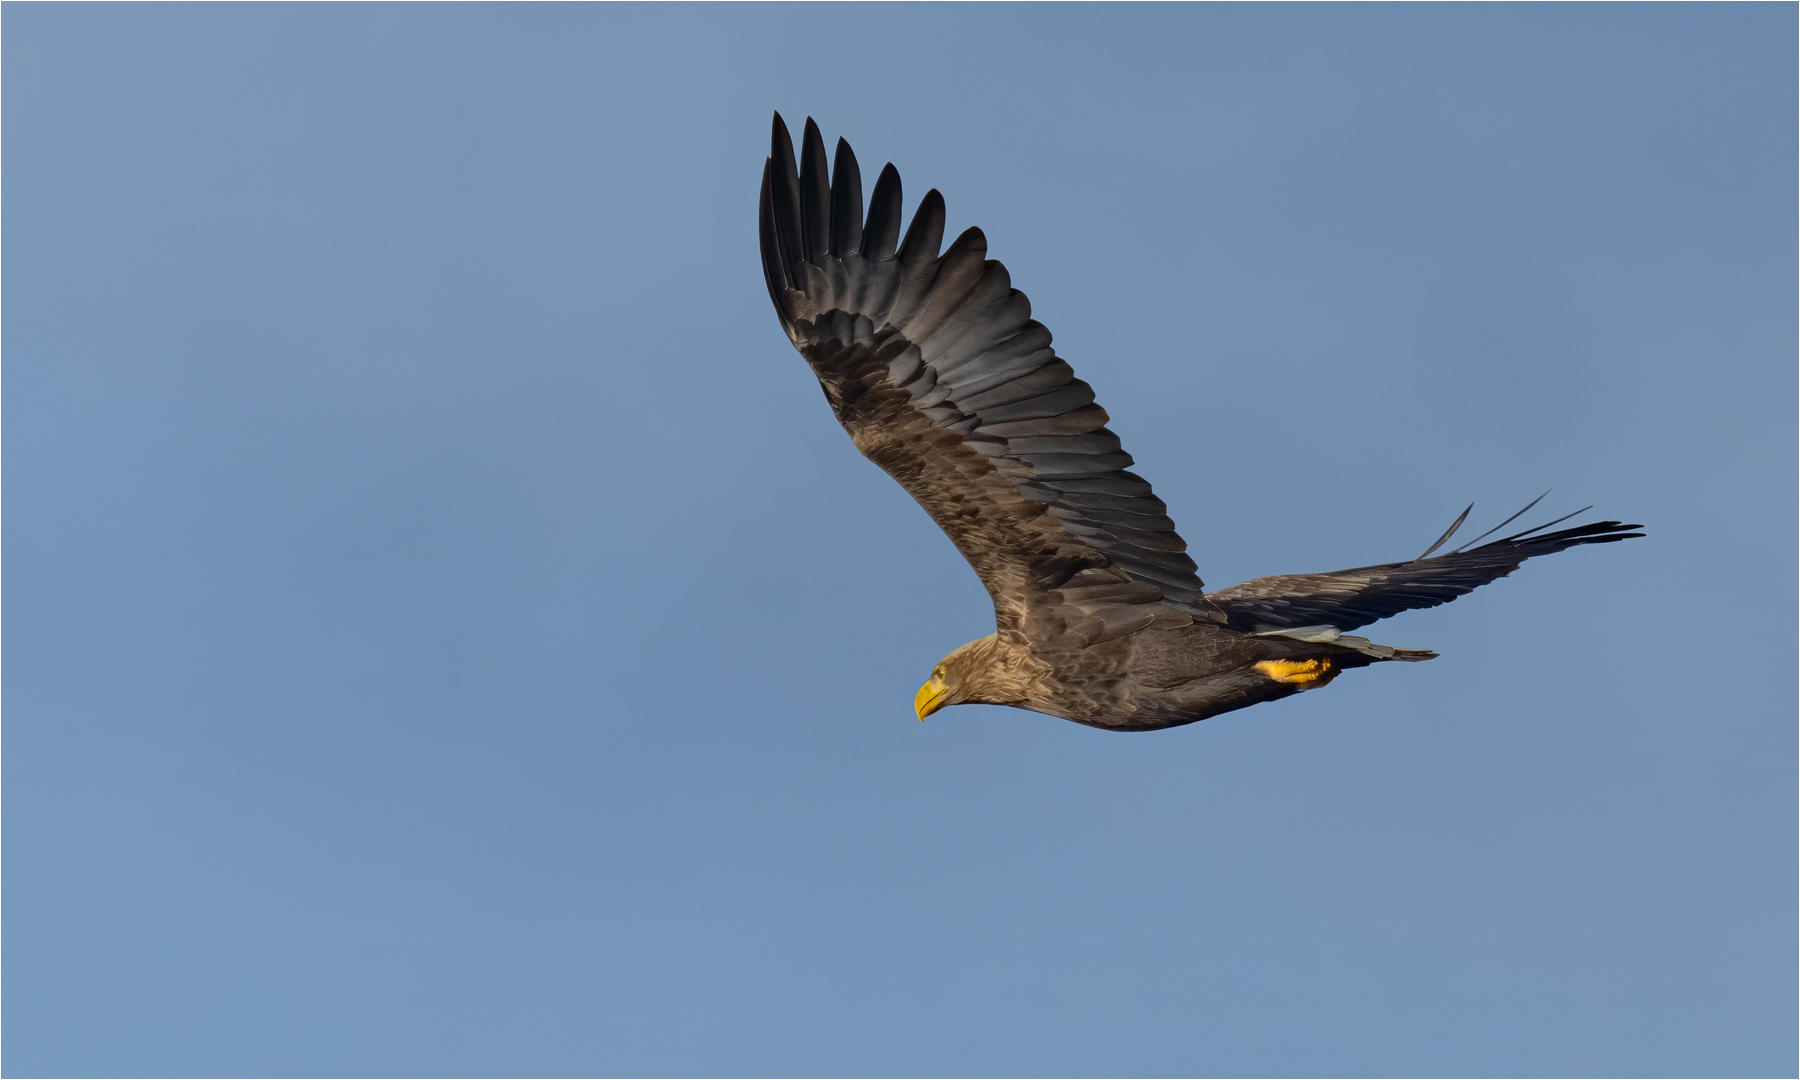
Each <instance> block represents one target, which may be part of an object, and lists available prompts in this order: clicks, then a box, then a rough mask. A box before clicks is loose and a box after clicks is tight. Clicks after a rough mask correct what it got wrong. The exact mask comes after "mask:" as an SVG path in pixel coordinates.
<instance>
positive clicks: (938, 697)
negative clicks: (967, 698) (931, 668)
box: [913, 675, 950, 723]
mask: <svg viewBox="0 0 1800 1080" xmlns="http://www.w3.org/2000/svg"><path fill="white" fill-rule="evenodd" d="M949 696H950V688H949V687H948V686H945V685H944V680H942V679H940V678H938V677H937V676H936V675H933V676H932V677H931V681H930V682H928V683H926V684H925V685H924V686H921V687H919V692H918V693H916V694H914V695H913V711H914V712H916V713H918V714H919V722H920V723H924V721H925V718H926V717H927V716H930V715H931V714H932V713H934V712H937V711H938V710H939V709H941V708H943V707H944V699H945V698H947V697H949Z"/></svg>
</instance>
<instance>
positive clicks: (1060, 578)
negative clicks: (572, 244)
mask: <svg viewBox="0 0 1800 1080" xmlns="http://www.w3.org/2000/svg"><path fill="white" fill-rule="evenodd" d="M759 217H760V223H759V225H760V230H761V239H762V263H763V274H764V276H765V277H766V278H767V280H768V285H769V299H770V300H772V301H774V304H775V313H776V315H777V316H778V317H779V318H780V319H781V326H782V329H783V330H786V331H787V336H788V339H789V340H790V341H792V342H793V343H794V347H795V348H796V349H798V350H799V351H800V355H801V356H803V357H805V358H806V362H807V363H808V364H810V365H811V366H812V369H813V373H814V374H816V375H817V376H818V378H819V384H820V385H821V386H822V387H823V388H824V391H825V398H826V400H827V401H828V402H830V403H831V411H832V412H833V413H834V414H836V416H837V418H838V422H839V423H841V424H843V425H844V430H846V431H848V432H849V433H850V440H851V441H852V442H854V443H855V444H856V448H857V449H858V450H861V451H862V452H863V454H864V455H865V456H867V457H868V458H869V460H870V461H873V462H874V463H875V464H877V465H879V466H881V468H882V469H884V470H886V471H887V473H888V475H889V476H892V477H893V478H894V479H895V480H897V481H899V483H900V486H901V487H903V488H905V489H906V491H907V493H908V494H910V495H911V496H912V497H913V498H914V499H917V500H918V502H919V505H920V506H923V507H924V508H925V512H926V513H927V514H930V515H931V519H932V520H933V521H935V522H937V524H938V527H939V528H941V529H943V530H944V532H946V533H948V534H949V536H950V539H951V541H953V542H954V543H955V544H956V546H957V549H958V550H960V551H961V552H962V554H963V557H964V558H966V559H968V560H969V563H970V565H972V566H973V567H974V568H975V573H976V574H977V575H979V576H980V578H981V582H982V584H983V585H985V586H986V587H987V591H988V595H989V596H991V597H992V598H993V601H994V632H993V633H992V634H989V635H988V636H986V637H984V638H980V639H978V640H976V641H971V642H969V643H968V644H966V645H963V646H961V647H959V648H957V649H955V650H953V651H951V653H950V655H948V656H946V657H944V659H943V660H942V661H940V662H939V663H938V665H937V667H936V668H935V669H933V671H932V673H931V678H930V680H929V681H927V682H926V683H925V685H924V686H923V687H921V688H920V689H919V692H918V695H917V697H916V698H915V700H914V707H915V710H916V711H917V713H918V716H919V719H921V720H923V719H925V717H927V716H929V715H930V714H931V713H933V712H936V711H937V710H938V709H941V708H943V707H944V706H946V705H963V704H984V705H1011V706H1014V707H1015V708H1020V709H1030V710H1032V711H1035V712H1041V713H1048V714H1049V715H1051V716H1060V717H1062V718H1063V719H1065V720H1073V721H1075V722H1076V723H1080V724H1087V725H1090V726H1092V727H1097V728H1104V729H1106V730H1109V731H1152V730H1155V729H1158V728H1167V727H1175V726H1177V725H1180V724H1191V723H1193V722H1194V721H1196V720H1204V719H1206V718H1207V717H1209V716H1217V715H1219V714H1220V713H1223V712H1230V711H1231V710H1233V709H1241V708H1244V707H1245V706H1247V705H1255V704H1257V703H1258V702H1262V701H1273V700H1275V699H1276V698H1284V697H1288V696H1290V695H1293V694H1297V693H1300V692H1301V691H1303V690H1311V689H1315V688H1318V687H1321V686H1324V685H1325V684H1327V683H1329V682H1330V681H1331V680H1332V679H1334V678H1336V677H1337V675H1338V673H1339V672H1340V671H1343V670H1344V669H1346V668H1359V667H1367V666H1369V665H1370V664H1378V663H1384V662H1387V661H1393V660H1430V659H1432V658H1433V657H1434V656H1436V655H1437V654H1435V653H1432V652H1426V651H1422V650H1417V649H1396V648H1391V647H1389V646H1386V645H1377V644H1375V643H1374V642H1372V641H1370V640H1369V639H1367V638H1363V637H1356V636H1353V635H1351V634H1350V633H1349V631H1351V630H1355V629H1357V628H1359V627H1362V626H1366V625H1367V624H1369V623H1372V622H1374V621H1375V620H1377V619H1385V618H1387V617H1388V616H1389V615H1394V614H1397V613H1399V612H1402V611H1407V610H1410V609H1413V608H1427V607H1435V606H1436V605H1438V604H1444V603H1448V602H1449V601H1451V600H1454V599H1456V598H1457V597H1458V596H1461V595H1462V594H1463V593H1466V592H1469V591H1470V590H1472V589H1475V588H1477V587H1478V586H1481V585H1486V584H1487V583H1488V582H1490V581H1493V580H1495V579H1496V578H1501V577H1505V576H1506V575H1507V574H1510V573H1511V572H1512V571H1514V570H1517V569H1518V568H1519V565H1520V564H1521V563H1523V562H1524V561H1525V560H1526V559H1529V558H1532V557H1534V556H1537V555H1548V554H1551V553H1552V552H1557V551H1562V550H1564V549H1566V548H1571V547H1576V546H1578V545H1581V544H1604V543H1610V542H1611V541H1614V540H1625V539H1629V538H1631V537H1636V536H1642V535H1643V534H1642V533H1637V532H1631V531H1630V530H1632V529H1638V528H1641V527H1642V526H1639V525H1623V524H1620V523H1619V522H1617V521H1601V522H1595V523H1593V524H1590V525H1582V526H1578V527H1576V528H1571V529H1564V530H1562V531H1560V532H1551V533H1546V532H1545V531H1544V530H1545V529H1548V528H1550V527H1551V526H1553V525H1557V524H1560V523H1561V522H1562V521H1565V520H1567V518H1566V517H1565V518H1559V519H1558V520H1557V521H1552V522H1550V523H1549V524H1547V525H1543V526H1540V527H1538V528H1535V529H1529V530H1527V531H1525V532H1521V533H1515V534H1513V535H1511V536H1507V537H1504V538H1502V539H1499V540H1494V541H1492V542H1489V543H1486V544H1482V545H1481V546H1479V547H1475V546H1472V545H1473V544H1475V543H1477V542H1479V541H1480V540H1482V539H1485V538H1486V537H1487V536H1490V535H1492V534H1493V533H1494V532H1498V531H1499V528H1503V527H1504V526H1505V525H1506V524H1508V523H1510V522H1511V521H1513V520H1515V519H1516V518H1518V517H1519V515H1520V514H1523V513H1525V510H1529V509H1531V507H1530V506H1527V507H1526V508H1525V510H1521V511H1519V514H1514V515H1513V517H1512V518H1508V519H1507V521H1506V522H1502V523H1501V526H1500V527H1497V528H1495V529H1492V530H1489V532H1488V533H1486V534H1484V535H1483V536H1481V537H1477V538H1476V540H1475V541H1471V542H1470V543H1467V544H1464V545H1463V546H1462V547H1459V548H1455V549H1452V550H1450V551H1447V552H1445V553H1443V554H1441V555H1437V556H1435V557H1432V552H1434V551H1437V550H1438V549H1439V548H1441V547H1442V546H1443V545H1444V544H1445V543H1447V542H1448V541H1449V539H1450V537H1451V536H1452V535H1453V534H1454V533H1455V532H1456V530H1457V528H1458V527H1460V526H1461V524H1462V522H1463V520H1464V518H1467V517H1468V511H1466V510H1465V511H1464V512H1463V515H1462V517H1459V518H1457V520H1456V523H1455V524H1453V525H1452V526H1451V527H1450V531H1449V532H1446V533H1445V534H1444V536H1443V538H1442V539H1440V540H1439V541H1438V542H1437V543H1436V544H1433V545H1432V546H1431V547H1430V548H1429V549H1427V550H1426V552H1425V554H1423V555H1421V556H1419V557H1418V558H1417V559H1413V560H1411V561H1408V562H1391V563H1382V564H1380V565H1378V566H1361V567H1357V568H1355V569H1353V570H1336V571H1332V572H1330V573H1323V574H1288V575H1283V576H1280V577H1266V578H1257V579H1256V580H1254V581H1246V582H1244V583H1243V584H1242V585H1234V586H1232V587H1231V588H1229V589H1220V590H1218V591H1216V592H1207V591H1205V589H1204V588H1203V586H1202V584H1201V581H1200V578H1199V576H1198V574H1197V572H1196V567H1195V565H1194V561H1193V560H1192V559H1190V558H1188V556H1187V554H1186V549H1187V545H1186V544H1185V543H1184V542H1183V541H1182V539H1181V537H1180V536H1179V535H1177V534H1176V532H1175V523H1174V522H1173V521H1171V520H1169V517H1168V508H1167V507H1166V506H1164V505H1163V501H1162V500H1161V499H1159V498H1157V497H1156V495H1155V494H1154V493H1153V492H1152V491H1151V489H1150V483H1149V481H1147V480H1145V479H1144V478H1143V477H1140V476H1138V475H1137V474H1135V473H1132V472H1129V471H1127V470H1128V469H1129V468H1130V466H1131V464H1132V460H1131V455H1129V454H1127V453H1126V452H1125V451H1124V449H1122V448H1121V447H1120V445H1119V437H1118V436H1117V435H1114V434H1113V433H1112V432H1111V431H1109V430H1107V428H1106V422H1107V416H1106V410H1104V409H1102V408H1101V407H1100V406H1099V405H1097V404H1095V402H1094V391H1093V389H1092V388H1091V387H1089V386H1088V384H1087V383H1085V382H1083V381H1081V380H1080V379H1078V378H1076V377H1075V372H1074V371H1073V370H1072V369H1071V368H1070V367H1069V365H1068V363H1067V362H1066V361H1064V360H1063V359H1062V358H1060V357H1058V356H1057V355H1056V353H1055V352H1054V351H1053V350H1052V349H1051V348H1050V331H1049V330H1047V329H1045V328H1044V325H1043V324H1042V323H1039V322H1037V321H1035V320H1034V319H1032V317H1031V305H1030V302H1029V301H1027V300H1026V299H1025V294H1024V293H1021V292H1019V291H1018V290H1017V289H1014V288H1013V287H1012V279H1011V278H1010V276H1009V275H1008V274H1007V272H1006V268H1005V267H1004V266H1002V265H1000V264H999V263H998V262H995V261H994V260H992V259H989V258H988V257H987V238H986V237H985V236H983V235H982V232H981V230H980V229H969V230H968V231H966V232H964V233H963V234H962V235H961V236H959V237H957V238H956V239H955V240H954V241H953V242H952V243H951V244H950V247H949V248H948V249H947V250H944V251H942V252H940V251H939V246H940V245H941V244H942V242H943V238H944V199H943V196H941V195H939V194H938V193H937V192H936V191H935V190H934V191H929V192H927V193H926V194H925V198H924V199H923V200H922V201H921V202H920V203H919V208H918V211H917V212H916V213H914V214H913V219H912V223H911V224H910V225H909V226H907V228H906V233H905V235H904V236H902V235H901V231H900V226H901V219H902V208H901V203H900V174H899V173H898V172H896V171H895V169H894V167H893V165H891V164H890V165H888V166H887V167H885V168H883V169H882V170H881V175H880V176H879V177H877V178H876V180H875V190H874V192H873V193H872V194H871V195H870V198H869V204H868V213H867V215H866V216H865V215H864V212H863V192H862V175H861V173H860V171H859V170H858V169H857V165H856V156H855V155H854V154H852V153H851V152H850V147H849V145H848V144H847V143H845V142H844V141H843V140H842V139H840V140H838V144H837V153H836V157H835V161H833V162H831V163H829V168H828V163H827V161H826V158H825V143H824V140H823V139H821V138H820V136H819V128H818V126H817V125H816V124H814V123H813V121H812V120H810V119H808V120H807V121H806V130H805V134H804V136H803V137H802V139H801V145H800V155H799V161H798V165H797V167H796V162H795V156H794V145H793V140H792V139H791V138H790V136H789V135H788V130H787V125H786V124H784V123H783V122H782V119H781V116H780V114H776V116H775V124H774V137H773V147H772V148H771V155H770V157H769V159H768V162H767V163H766V164H765V166H764V168H763V181H762V205H761V213H760V215H759ZM1541 497H1542V496H1540V498H1541ZM1532 505H1536V503H1535V500H1534V502H1533V504H1532ZM1580 512H1581V511H1576V513H1580ZM1573 516H1574V515H1573V514H1571V515H1568V517H1573Z"/></svg>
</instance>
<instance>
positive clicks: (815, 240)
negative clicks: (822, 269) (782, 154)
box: [800, 116, 831, 265]
mask: <svg viewBox="0 0 1800 1080" xmlns="http://www.w3.org/2000/svg"><path fill="white" fill-rule="evenodd" d="M826 168H827V167H826V164H825V140H824V139H823V138H821V137H820V136H819V125H817V124H815V123H813V121H812V117H810V116H809V117H807V118H806V131H805V133H804V134H803V135H802V136H801V138H800V237H801V246H800V250H801V251H802V252H803V253H804V255H805V258H806V261H807V262H810V263H816V264H821V265H822V264H823V262H824V259H825V257H826V256H827V255H829V254H830V253H831V236H830V233H831V176H830V174H829V173H828V172H827V171H826Z"/></svg>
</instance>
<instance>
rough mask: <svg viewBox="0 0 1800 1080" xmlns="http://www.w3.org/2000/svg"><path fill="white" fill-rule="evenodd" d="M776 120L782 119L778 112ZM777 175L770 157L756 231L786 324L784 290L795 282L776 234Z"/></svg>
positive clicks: (777, 307) (774, 299)
mask: <svg viewBox="0 0 1800 1080" xmlns="http://www.w3.org/2000/svg"><path fill="white" fill-rule="evenodd" d="M776 119H777V121H779V120H780V116H779V114H778V115H777V116H776ZM774 175H775V159H774V158H768V159H766V160H765V161H764V162H763V178H762V197H761V198H759V199H758V200H757V206H756V233H757V238H758V240H759V242H760V245H759V246H760V247H761V248H762V264H763V280H764V281H765V282H767V283H768V286H769V300H770V301H771V302H772V303H774V305H775V314H776V315H777V316H778V317H779V318H781V320H782V322H783V323H784V324H785V323H786V322H787V307H786V305H784V304H783V303H782V302H781V293H782V290H783V289H785V288H787V287H788V286H790V285H791V284H792V283H793V282H792V280H791V279H790V278H789V277H788V269H787V266H786V264H784V263H783V262H782V260H781V243H780V241H779V240H778V239H777V238H776V233H775V185H774Z"/></svg>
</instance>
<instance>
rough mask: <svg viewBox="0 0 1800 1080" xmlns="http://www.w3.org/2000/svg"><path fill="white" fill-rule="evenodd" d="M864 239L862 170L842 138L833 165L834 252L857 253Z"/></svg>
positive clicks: (832, 237)
mask: <svg viewBox="0 0 1800 1080" xmlns="http://www.w3.org/2000/svg"><path fill="white" fill-rule="evenodd" d="M862 241H863V221H862V172H861V171H860V170H859V169H857V167H856V155H855V154H854V153H853V152H851V150H850V144H849V143H847V142H845V141H844V140H842V139H839V140H838V144H837V159H836V161H835V162H833V164H832V169H831V253H832V254H833V255H836V256H837V257H838V258H840V259H841V258H843V257H845V256H846V255H855V254H857V253H858V252H859V251H860V250H861V249H862ZM857 261H858V262H860V261H861V260H857Z"/></svg>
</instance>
